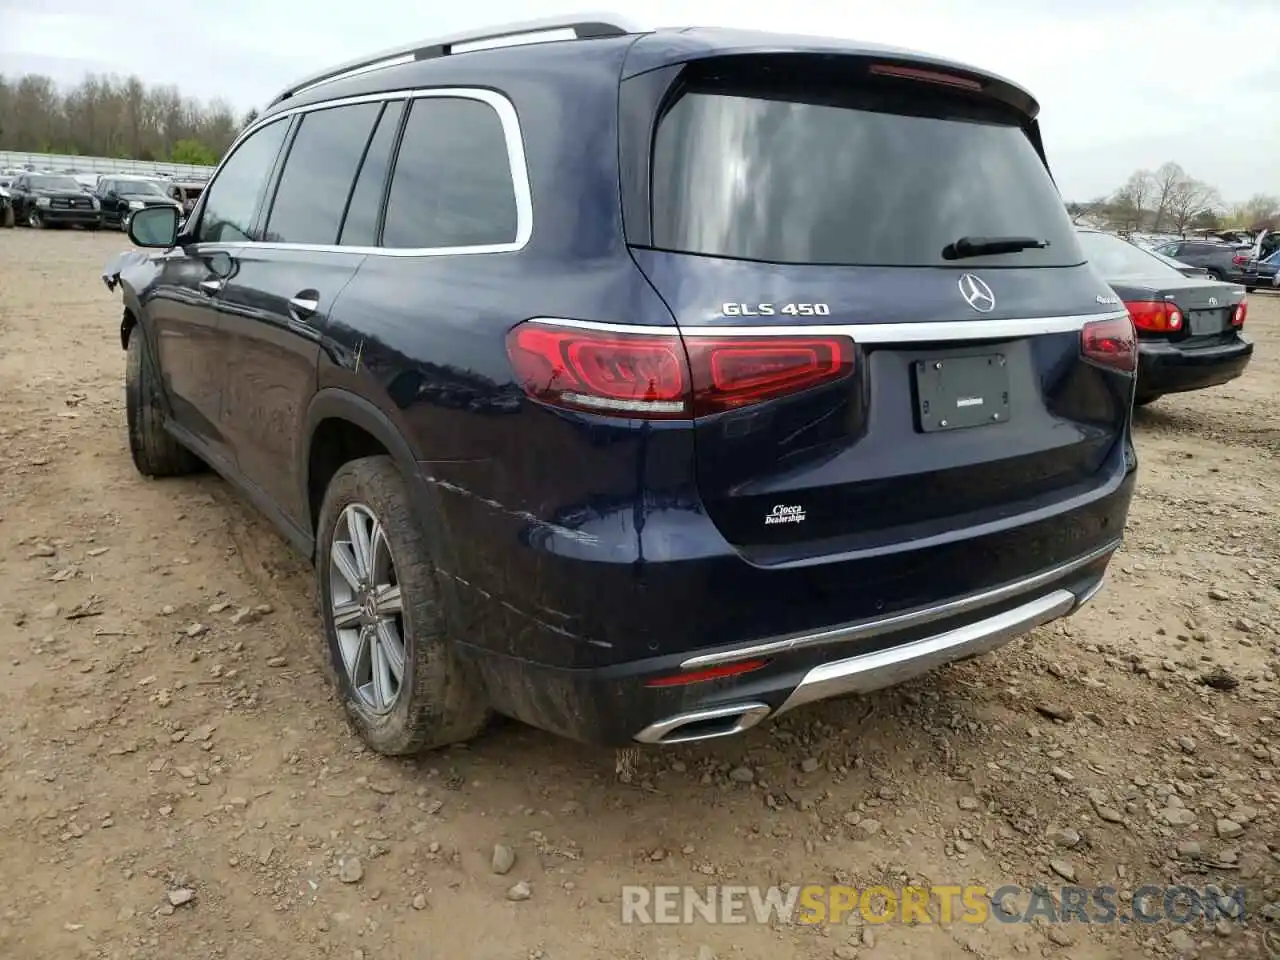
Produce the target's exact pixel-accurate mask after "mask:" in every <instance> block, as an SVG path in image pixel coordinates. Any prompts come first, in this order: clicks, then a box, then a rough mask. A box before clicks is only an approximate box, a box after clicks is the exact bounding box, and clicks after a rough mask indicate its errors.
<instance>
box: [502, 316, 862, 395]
mask: <svg viewBox="0 0 1280 960" xmlns="http://www.w3.org/2000/svg"><path fill="white" fill-rule="evenodd" d="M507 353H508V355H509V356H510V357H511V363H512V366H513V368H514V369H515V373H516V378H517V380H518V381H519V383H520V386H521V387H522V388H523V389H524V391H525V392H526V393H528V394H529V396H531V397H534V398H536V399H538V400H542V401H544V402H546V403H550V404H554V405H556V406H561V407H569V408H571V409H577V410H588V411H592V412H595V413H616V414H622V415H627V416H637V417H643V418H648V419H685V418H689V417H699V416H706V415H708V414H712V413H719V412H721V411H724V410H733V409H736V408H738V407H743V406H747V405H748V404H753V403H760V402H762V401H765V400H772V399H774V398H776V397H780V396H784V395H786V394H791V393H796V392H799V391H801V390H807V389H809V388H810V387H814V386H818V385H819V384H822V383H827V382H830V381H832V380H838V379H840V378H841V377H843V376H845V375H846V374H848V373H849V371H850V370H852V369H853V353H854V348H853V341H852V340H850V339H849V338H848V337H841V336H801V335H796V336H784V337H752V338H746V337H723V336H715V337H698V336H691V337H688V338H686V339H684V340H683V341H682V339H681V337H680V334H679V333H676V332H674V331H671V330H656V331H654V332H653V333H634V332H628V333H614V332H612V331H605V330H597V329H591V328H586V327H576V326H559V325H555V324H547V323H541V322H531V323H524V324H521V325H520V326H518V327H516V328H515V329H514V330H512V331H511V333H510V334H508V335H507Z"/></svg>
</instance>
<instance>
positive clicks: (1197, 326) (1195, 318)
mask: <svg viewBox="0 0 1280 960" xmlns="http://www.w3.org/2000/svg"><path fill="white" fill-rule="evenodd" d="M1187 323H1188V325H1189V326H1190V327H1191V335H1192V336H1193V337H1201V336H1205V335H1207V334H1211V333H1221V332H1222V331H1223V330H1225V329H1226V328H1227V314H1226V311H1224V310H1191V311H1188V313H1187Z"/></svg>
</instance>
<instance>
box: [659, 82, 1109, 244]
mask: <svg viewBox="0 0 1280 960" xmlns="http://www.w3.org/2000/svg"><path fill="white" fill-rule="evenodd" d="M653 151H654V152H653V166H652V188H651V198H652V205H653V208H652V212H653V243H654V245H655V246H657V247H659V248H662V249H667V250H675V251H681V252H688V253H696V254H703V255H710V256H716V257H732V258H740V259H746V260H759V261H769V262H776V263H805V264H851V265H852V264H857V265H868V266H871V265H883V266H902V267H905V266H970V265H973V266H981V265H984V264H991V265H1001V266H1051V265H1052V266H1065V265H1070V264H1078V263H1080V262H1082V261H1083V259H1084V257H1083V256H1082V254H1081V252H1080V249H1079V246H1078V244H1077V242H1076V238H1075V235H1074V230H1073V228H1072V225H1071V221H1070V218H1069V217H1068V216H1067V213H1066V210H1065V207H1064V205H1063V202H1062V200H1061V198H1060V196H1059V194H1058V192H1057V189H1056V188H1055V186H1054V184H1053V181H1052V179H1051V178H1050V176H1049V174H1048V171H1047V170H1046V169H1045V166H1044V163H1043V162H1042V161H1041V159H1040V156H1039V154H1038V153H1037V152H1036V150H1035V148H1034V147H1033V145H1032V143H1031V141H1030V140H1029V139H1028V137H1027V135H1026V133H1025V132H1024V131H1023V129H1022V128H1021V127H1020V126H1019V125H1018V119H1017V118H1016V117H1015V116H1012V115H1010V114H1008V113H1006V112H1005V111H1004V110H1003V109H1001V108H999V107H997V106H995V105H988V104H985V103H982V102H977V103H975V102H973V101H966V100H962V99H960V98H958V97H955V96H947V95H943V94H938V93H934V92H933V91H932V90H930V89H929V88H928V87H926V86H925V85H924V84H921V83H914V84H911V83H908V82H904V81H896V82H894V81H885V82H879V81H877V82H874V83H872V82H869V81H866V80H863V79H861V78H858V79H853V80H850V79H849V78H848V77H847V75H846V77H845V79H844V80H843V81H842V80H841V78H840V76H839V75H838V74H835V73H833V74H832V75H831V76H828V75H827V72H826V71H821V70H818V69H812V70H809V71H804V70H797V71H790V70H783V69H778V68H776V67H774V68H769V67H758V68H751V67H744V68H741V69H739V68H712V67H708V68H706V69H705V70H704V72H703V74H702V75H701V76H695V77H693V78H691V80H690V81H689V83H688V84H687V86H686V87H685V89H684V91H683V93H682V94H681V95H680V96H679V98H678V99H677V100H676V101H675V102H674V104H673V105H672V106H671V107H669V108H668V109H667V111H666V112H665V114H664V115H663V116H662V118H661V120H660V121H659V124H658V128H657V132H656V134H655V142H654V146H653ZM996 236H1019V237H1023V236H1026V237H1033V238H1035V239H1037V240H1044V241H1048V244H1049V245H1048V246H1047V247H1046V248H1044V249H1031V250H1024V251H1021V252H1018V253H1006V254H998V255H985V256H980V257H972V258H967V259H964V260H960V261H949V260H946V259H944V258H943V256H942V250H943V248H944V247H946V246H947V245H948V244H950V243H953V242H954V241H956V240H958V239H960V238H961V237H996Z"/></svg>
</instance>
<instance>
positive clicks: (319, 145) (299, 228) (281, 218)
mask: <svg viewBox="0 0 1280 960" xmlns="http://www.w3.org/2000/svg"><path fill="white" fill-rule="evenodd" d="M381 110H382V104H380V103H357V104H353V105H351V106H346V107H329V108H327V109H323V110H314V111H311V112H309V113H306V114H303V116H302V123H301V125H300V126H299V127H298V133H297V135H296V136H295V137H294V138H293V144H292V146H290V147H289V156H288V158H287V159H286V160H285V163H284V172H283V173H282V174H281V175H280V186H279V187H277V188H276V198H275V202H274V203H273V204H272V205H271V215H270V217H269V219H268V220H267V229H266V232H265V235H264V239H265V240H267V241H268V242H271V243H304V244H320V245H332V244H335V243H337V242H338V229H339V227H340V226H341V225H342V214H343V211H344V210H346V208H347V198H348V197H349V196H350V195H351V188H352V185H353V183H354V181H355V177H356V169H357V168H358V167H359V166H360V158H361V157H362V156H363V155H364V148H365V144H366V143H368V142H369V135H370V134H371V133H372V132H373V124H374V121H376V120H377V119H378V113H379V112H380V111H381Z"/></svg>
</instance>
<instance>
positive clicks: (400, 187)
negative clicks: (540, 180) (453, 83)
mask: <svg viewBox="0 0 1280 960" xmlns="http://www.w3.org/2000/svg"><path fill="white" fill-rule="evenodd" d="M516 220H517V214H516V193H515V183H514V181H513V180H512V176H511V159H510V156H509V155H508V152H507V141H506V136H505V134H504V132H503V129H502V120H501V119H500V118H499V117H498V114H497V111H495V110H494V109H493V107H491V106H489V104H487V103H484V102H483V101H480V100H470V99H464V98H461V97H426V98H423V99H419V100H415V101H414V102H413V104H412V106H411V107H410V108H409V117H408V120H406V122H405V129H404V136H403V137H402V139H401V141H400V150H399V153H398V154H397V157H396V167H395V172H394V173H393V174H392V178H391V193H390V196H389V198H388V201H387V215H386V223H385V225H384V227H383V232H382V244H383V246H386V247H398V248H407V247H417V248H447V247H475V246H490V245H494V244H504V243H513V242H514V241H515V239H516Z"/></svg>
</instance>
